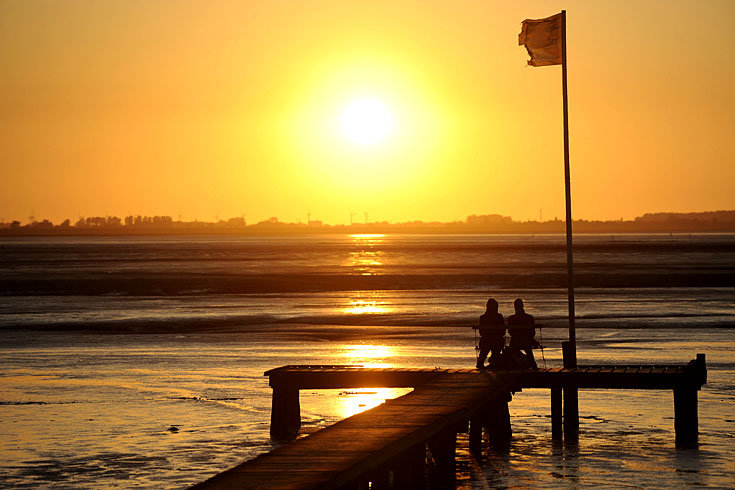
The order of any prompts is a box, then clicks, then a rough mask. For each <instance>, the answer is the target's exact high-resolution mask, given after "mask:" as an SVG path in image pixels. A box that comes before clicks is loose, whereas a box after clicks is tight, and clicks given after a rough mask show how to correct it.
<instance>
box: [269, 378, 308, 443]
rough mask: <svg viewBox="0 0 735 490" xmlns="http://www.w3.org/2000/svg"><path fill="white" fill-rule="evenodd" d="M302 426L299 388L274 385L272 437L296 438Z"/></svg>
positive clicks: (279, 438)
mask: <svg viewBox="0 0 735 490" xmlns="http://www.w3.org/2000/svg"><path fill="white" fill-rule="evenodd" d="M300 428H301V406H300V404H299V389H298V388H294V387H291V386H274V387H273V399H272V402H271V437H272V438H273V439H275V440H281V441H289V440H293V439H296V436H297V435H298V434H299V429H300Z"/></svg>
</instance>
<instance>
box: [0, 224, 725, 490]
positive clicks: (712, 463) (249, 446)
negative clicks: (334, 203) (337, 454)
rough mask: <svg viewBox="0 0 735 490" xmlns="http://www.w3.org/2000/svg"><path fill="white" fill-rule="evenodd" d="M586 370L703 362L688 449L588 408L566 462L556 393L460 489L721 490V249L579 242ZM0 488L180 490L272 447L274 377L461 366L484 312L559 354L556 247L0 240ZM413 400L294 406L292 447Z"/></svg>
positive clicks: (659, 432) (529, 408)
mask: <svg viewBox="0 0 735 490" xmlns="http://www.w3.org/2000/svg"><path fill="white" fill-rule="evenodd" d="M577 243H578V244H579V249H578V250H577V254H576V257H577V258H578V264H577V265H578V270H579V274H580V276H579V277H580V281H579V282H578V284H579V288H578V289H577V302H576V304H577V313H578V316H579V319H578V327H579V329H578V332H577V336H578V340H579V347H578V351H579V358H580V363H595V364H597V363H608V364H613V363H632V364H635V363H643V364H650V363H676V364H679V363H685V362H687V361H688V360H689V359H692V358H693V357H694V356H695V355H696V354H697V353H699V352H703V353H705V354H706V355H707V363H708V368H709V381H708V384H707V385H705V386H704V387H703V389H702V391H701V392H700V397H699V399H700V403H699V410H700V412H699V415H700V425H699V428H700V443H701V444H700V447H699V449H696V450H677V449H675V447H674V433H673V397H672V393H670V392H668V391H658V390H651V391H611V390H583V391H581V392H580V412H581V415H582V418H581V430H582V433H581V436H580V442H579V445H578V446H577V447H565V446H563V445H558V444H556V443H553V442H552V441H551V434H550V420H549V417H548V414H549V394H548V391H545V390H524V391H523V392H521V393H517V394H516V395H515V396H514V399H513V402H512V403H511V404H510V410H511V415H512V424H513V430H514V437H513V441H512V443H511V446H510V449H509V451H496V450H493V449H492V448H491V447H486V448H485V460H484V461H483V463H482V464H479V463H477V462H476V461H474V459H472V458H471V457H469V455H468V454H467V451H466V436H465V435H460V444H459V448H460V449H459V455H460V457H459V460H458V486H459V488H495V487H510V486H519V485H522V486H534V487H558V486H571V487H578V486H587V487H591V486H613V487H620V486H635V487H659V488H663V487H671V486H682V485H704V486H712V487H728V486H732V482H733V481H735V451H734V450H735V430H734V429H735V415H733V414H735V341H733V340H732V339H733V333H735V287H733V284H735V280H733V278H734V277H735V275H734V274H735V272H734V271H735V237H734V236H732V235H724V236H693V237H669V236H628V237H620V236H616V237H612V238H611V237H592V236H591V237H580V238H579V239H578V241H577ZM0 252H2V253H0V299H1V301H0V333H1V334H2V338H3V342H2V343H0V363H1V365H2V366H3V370H2V372H0V387H2V390H1V391H0V421H1V422H2V423H0V455H1V456H2V458H0V486H6V487H9V486H13V487H27V488H36V487H39V486H53V487H55V488H99V487H101V486H102V487H116V486H117V487H132V486H136V487H150V488H178V487H185V486H187V485H191V484H193V483H196V482H198V481H201V480H203V479H205V478H207V477H209V476H211V475H213V474H216V473H217V472H219V471H222V470H224V469H227V468H229V467H232V466H234V465H236V464H238V463H240V462H242V461H244V460H246V459H250V458H252V457H254V456H256V455H257V454H260V453H262V452H265V451H268V450H269V449H271V448H272V445H271V442H270V439H269V435H268V432H269V422H270V395H271V393H270V388H269V387H268V383H267V378H264V377H263V376H262V374H263V372H264V371H266V370H268V369H271V368H274V367H277V366H281V365H284V364H297V363H318V364H343V363H346V364H364V365H368V366H396V367H443V368H452V367H457V368H459V367H472V366H473V365H474V362H475V359H474V349H473V343H474V339H473V332H472V330H471V329H470V328H469V326H470V325H472V324H474V323H475V322H476V319H477V317H478V316H479V314H480V313H482V311H483V306H484V303H485V301H486V299H487V297H488V296H491V295H492V296H494V297H495V298H497V299H498V301H499V302H500V305H501V312H502V313H504V314H505V315H506V316H507V315H508V314H509V310H510V309H511V305H512V301H513V299H514V298H516V297H518V296H521V297H523V298H524V299H525V300H526V304H527V309H528V311H529V312H530V313H532V314H534V315H535V316H536V318H537V322H538V323H539V324H542V325H544V328H543V329H541V330H540V331H539V332H538V334H537V337H539V338H540V339H541V340H542V343H543V344H544V345H545V346H546V347H545V349H544V350H543V352H538V351H537V354H536V356H537V359H538V360H539V363H540V364H544V363H546V365H548V366H549V367H551V366H557V365H559V364H560V358H561V352H560V343H561V341H563V340H566V338H567V332H566V330H565V329H564V328H560V327H563V326H564V325H565V324H566V316H565V315H566V300H567V298H566V289H565V287H564V273H565V263H564V258H565V254H564V249H563V237H559V236H550V237H497V236H495V237H478V236H441V237H412V236H397V237H290V238H283V237H281V238H276V237H268V238H231V239H230V238H217V239H202V238H175V239H173V238H164V239H152V238H145V239H136V238H132V239H130V238H125V239H113V238H107V239H97V238H95V239H85V238H73V239H34V240H13V239H4V240H0ZM405 392H406V390H391V389H365V390H324V391H305V392H303V393H302V394H301V402H302V418H303V422H304V427H303V432H304V433H308V432H311V431H314V430H317V429H318V428H321V427H324V426H326V425H329V424H331V423H333V422H334V421H337V420H339V419H341V418H343V417H346V416H349V415H352V414H354V413H356V412H358V411H360V410H365V409H367V408H370V407H372V406H375V405H376V404H378V403H381V402H382V401H383V400H385V399H386V398H392V397H395V396H400V395H401V394H403V393H405Z"/></svg>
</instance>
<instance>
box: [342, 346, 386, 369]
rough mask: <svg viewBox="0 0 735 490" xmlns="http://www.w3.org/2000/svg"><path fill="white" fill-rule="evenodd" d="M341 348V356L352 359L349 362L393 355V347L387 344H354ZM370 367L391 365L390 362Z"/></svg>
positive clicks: (360, 362)
mask: <svg viewBox="0 0 735 490" xmlns="http://www.w3.org/2000/svg"><path fill="white" fill-rule="evenodd" d="M343 349H344V353H343V356H344V357H347V358H349V359H350V360H351V361H352V362H350V364H363V363H364V361H374V360H376V359H386V358H390V357H393V355H394V351H393V347H391V346H388V345H373V344H354V345H345V346H344V347H343ZM370 367H391V364H381V365H380V366H370Z"/></svg>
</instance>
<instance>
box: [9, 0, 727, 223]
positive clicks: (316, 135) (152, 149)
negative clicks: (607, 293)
mask: <svg viewBox="0 0 735 490" xmlns="http://www.w3.org/2000/svg"><path fill="white" fill-rule="evenodd" d="M562 8H564V9H566V10H567V17H568V28H567V32H568V52H569V104H570V145H571V174H572V206H573V218H574V219H575V220H577V219H588V220H610V219H620V218H625V219H632V218H634V217H636V216H640V215H643V214H645V213H653V212H697V211H714V210H721V209H735V194H734V193H733V192H732V190H733V182H735V157H734V156H733V155H735V138H733V137H732V136H733V134H735V116H734V114H735V91H733V90H732V87H733V86H735V56H733V53H732V46H733V45H735V3H733V2H730V1H726V0H708V1H704V2H698V3H696V4H693V3H691V2H686V1H684V0H674V1H666V2H664V1H658V0H655V1H654V0H646V1H642V2H633V1H624V2H608V3H602V2H594V3H591V2H583V1H574V0H570V1H566V2H557V1H531V2H524V3H523V4H510V5H508V4H505V3H503V2H495V1H493V2H484V3H478V2H471V1H464V0H462V1H458V2H453V3H452V4H447V3H441V2H415V1H407V0H406V1H376V2H369V3H367V2H337V1H333V0H330V1H327V0H322V1H315V2H309V3H306V2H296V1H286V0H282V1H272V2H235V1H227V0H220V1H214V2H208V3H206V4H203V3H198V2H193V1H177V2H174V1H168V0H166V1H159V2H155V3H152V2H146V1H122V0H111V1H108V2H105V3H90V2H86V1H82V0H68V1H65V2H54V1H46V0H33V1H25V2H21V1H17V2H3V3H2V4H0V39H2V40H1V41H0V69H2V72H3V75H4V76H3V77H2V78H0V105H1V106H2V111H0V114H2V116H0V127H1V128H2V131H0V158H1V161H2V162H3V163H2V168H3V179H2V180H0V196H1V197H0V217H2V218H3V220H4V221H11V220H13V219H18V220H20V221H23V222H26V221H27V218H28V216H29V215H31V214H34V215H35V216H36V217H37V218H39V219H42V218H48V219H51V220H52V221H54V222H59V221H61V220H63V219H65V218H71V219H72V220H74V218H76V217H78V216H80V215H83V216H105V215H115V216H126V215H169V216H173V217H178V216H179V215H181V216H182V217H183V219H184V220H194V219H199V220H204V221H211V220H213V219H214V217H215V216H220V217H230V216H240V215H241V214H245V216H246V218H247V221H248V222H249V223H255V222H258V221H262V220H265V219H267V218H269V217H271V216H277V217H278V218H279V219H280V220H282V221H288V222H297V221H305V220H306V217H307V212H310V213H311V216H312V219H315V220H322V221H324V222H325V223H330V224H339V223H348V222H349V214H350V211H352V212H354V213H356V216H355V221H356V222H357V221H361V218H362V212H363V211H369V213H370V220H371V221H373V220H375V221H392V222H402V221H410V220H422V221H443V222H448V221H456V220H463V219H465V218H466V217H467V216H468V215H471V214H494V213H497V214H501V215H505V216H512V217H513V218H514V219H516V220H527V219H532V220H535V219H538V218H539V210H543V219H544V220H545V221H546V220H549V219H553V217H554V216H557V217H559V218H560V219H563V217H564V185H563V149H562V143H561V133H562V115H561V81H560V68H559V67H558V66H552V67H542V68H531V67H527V66H526V61H527V59H528V55H527V53H526V51H525V49H523V48H522V47H519V46H518V43H517V39H518V33H519V31H520V23H521V21H522V20H523V19H527V18H542V17H546V16H549V15H552V14H554V13H557V12H558V11H560V10H561V9H562ZM355 108H356V109H355ZM366 121H367V123H366Z"/></svg>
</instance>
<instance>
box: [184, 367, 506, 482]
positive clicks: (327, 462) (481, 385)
mask: <svg viewBox="0 0 735 490" xmlns="http://www.w3.org/2000/svg"><path fill="white" fill-rule="evenodd" d="M445 376H446V378H445V377H440V378H438V379H437V380H436V382H432V383H429V384H428V385H426V386H425V388H419V389H416V390H414V391H413V392H411V393H408V394H407V395H404V396H402V397H400V398H396V399H394V400H389V401H387V402H386V403H384V404H382V405H380V406H378V407H376V408H373V409H372V410H367V411H365V412H362V413H360V414H357V415H354V416H352V417H350V418H347V419H345V420H342V421H340V422H338V423H336V424H334V425H332V426H330V427H327V428H325V429H322V430H320V431H318V432H315V433H314V434H312V435H310V436H308V437H305V438H302V439H298V440H296V441H294V442H292V443H290V444H286V445H284V446H282V447H280V448H277V449H275V450H273V451H271V452H270V453H267V454H264V455H261V456H259V457H257V458H255V459H254V460H251V461H247V462H245V463H243V464H241V465H239V466H237V467H235V468H232V469H230V470H228V471H225V472H224V473H221V474H219V475H217V476H215V477H213V478H211V479H209V480H207V481H205V482H203V483H200V484H199V485H197V486H195V487H194V488H199V489H208V488H242V489H248V488H258V489H264V490H267V489H275V488H279V489H294V490H295V489H311V488H317V487H318V488H323V489H329V488H338V487H339V486H342V485H344V484H346V483H349V482H352V481H355V480H356V479H359V478H360V477H362V476H363V475H367V474H369V473H370V472H371V471H374V470H376V469H378V468H380V467H381V465H384V464H386V463H387V462H388V461H391V460H395V459H396V458H398V457H400V456H401V454H403V453H406V452H407V451H409V450H410V449H411V448H413V447H415V446H416V445H417V444H423V443H425V442H426V441H427V440H429V439H430V438H431V437H432V436H435V435H437V434H439V433H441V432H442V431H444V430H446V429H448V428H449V429H453V428H454V427H456V426H457V425H458V424H460V423H461V422H463V421H465V420H467V419H468V418H469V417H471V416H472V415H473V414H474V412H475V411H477V410H479V409H480V408H481V407H482V406H484V405H485V404H487V403H488V401H489V400H492V399H495V398H497V397H500V396H504V395H505V394H506V393H507V390H508V388H509V386H510V385H511V384H512V383H513V376H509V375H507V374H494V373H489V372H484V373H480V372H477V371H475V372H474V373H473V372H471V371H467V372H456V373H453V374H446V375H445ZM447 378H451V379H447Z"/></svg>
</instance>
